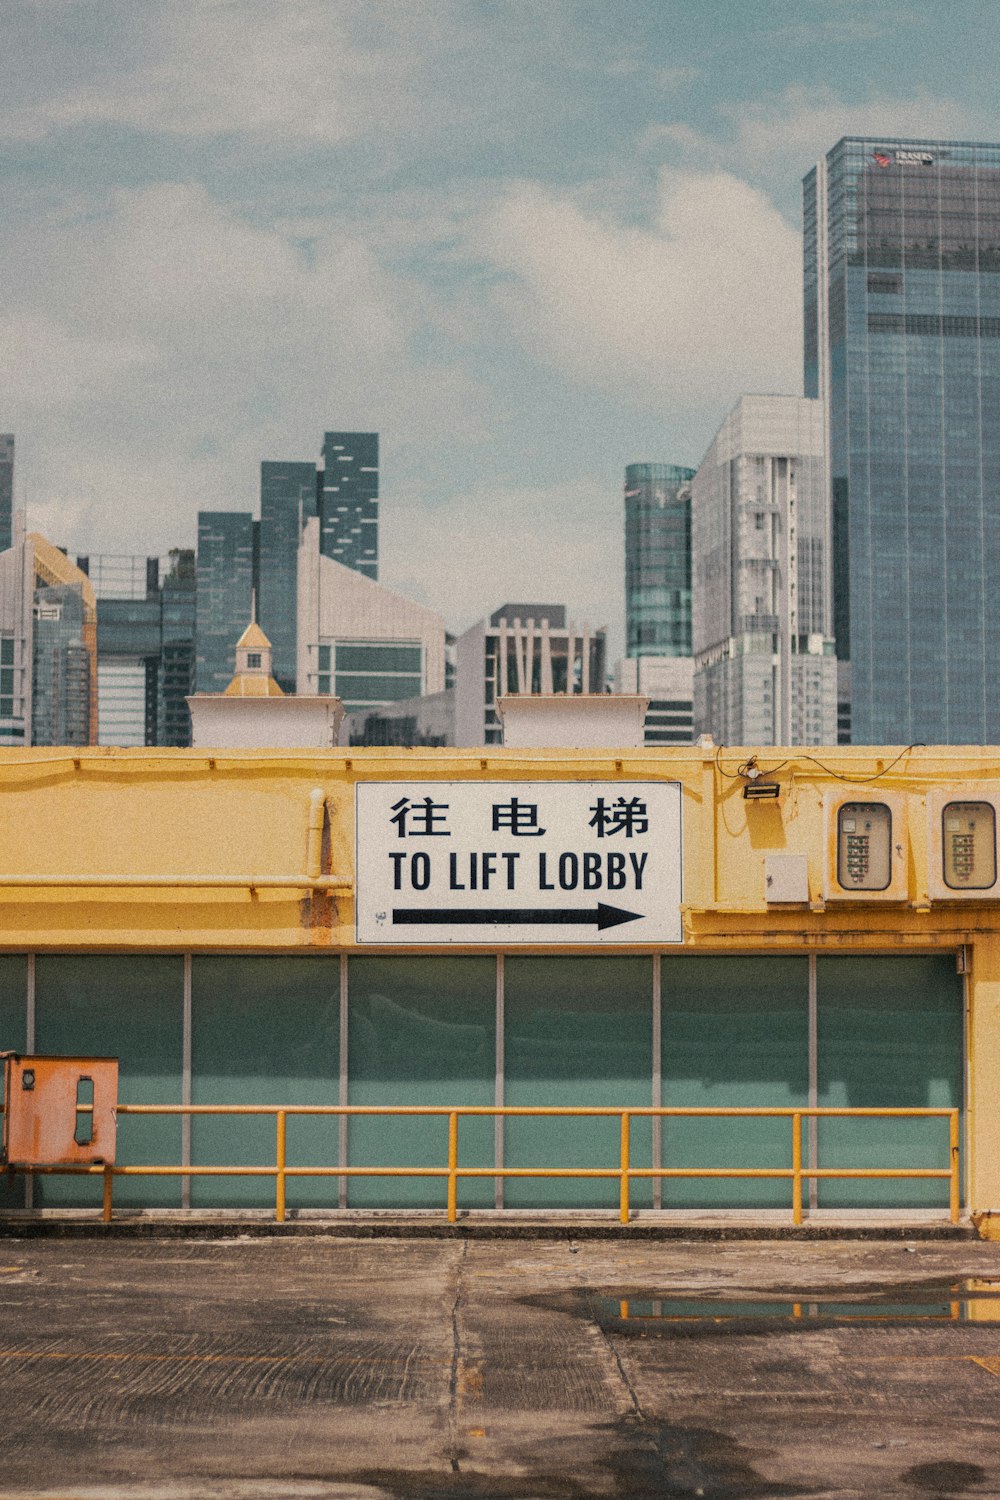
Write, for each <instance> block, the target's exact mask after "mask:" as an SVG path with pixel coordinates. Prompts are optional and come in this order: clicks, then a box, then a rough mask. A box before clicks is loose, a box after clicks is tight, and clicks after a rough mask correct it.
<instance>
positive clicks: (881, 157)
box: [872, 151, 934, 167]
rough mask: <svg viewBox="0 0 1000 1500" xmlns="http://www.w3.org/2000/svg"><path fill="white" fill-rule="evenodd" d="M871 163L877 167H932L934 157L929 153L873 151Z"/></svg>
mask: <svg viewBox="0 0 1000 1500" xmlns="http://www.w3.org/2000/svg"><path fill="white" fill-rule="evenodd" d="M872 161H873V162H874V163H875V165H876V166H877V167H891V166H892V164H893V162H895V163H896V165H897V166H899V167H932V166H933V165H934V157H933V155H932V154H931V152H930V151H893V152H889V151H873V152H872Z"/></svg>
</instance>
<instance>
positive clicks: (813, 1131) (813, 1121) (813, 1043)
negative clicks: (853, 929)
mask: <svg viewBox="0 0 1000 1500" xmlns="http://www.w3.org/2000/svg"><path fill="white" fill-rule="evenodd" d="M816 969H817V965H816V955H815V953H810V955H809V1096H808V1097H809V1108H810V1109H816V1108H818V1106H819V1000H818V995H819V988H818V981H817V977H816ZM806 1129H807V1130H808V1132H809V1165H810V1166H811V1167H818V1166H819V1120H818V1118H817V1117H816V1115H810V1116H809V1123H808V1125H807V1126H806ZM818 1207H819V1182H818V1180H817V1179H816V1178H815V1177H810V1179H809V1212H810V1213H812V1211H813V1209H815V1208H818Z"/></svg>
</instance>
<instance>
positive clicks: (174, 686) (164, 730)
mask: <svg viewBox="0 0 1000 1500" xmlns="http://www.w3.org/2000/svg"><path fill="white" fill-rule="evenodd" d="M194 632H195V562H194V553H193V552H192V551H190V550H189V549H188V548H186V547H184V548H179V547H178V548H174V550H173V551H172V552H171V553H170V556H169V559H168V566H167V568H166V571H165V572H164V575H163V581H162V583H161V584H160V697H159V704H158V722H157V729H156V737H157V744H160V745H174V746H184V745H190V743H191V714H190V711H189V709H188V706H187V698H188V695H189V694H190V693H193V692H194V668H195V660H194Z"/></svg>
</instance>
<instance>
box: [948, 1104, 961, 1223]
mask: <svg viewBox="0 0 1000 1500" xmlns="http://www.w3.org/2000/svg"><path fill="white" fill-rule="evenodd" d="M958 1145H959V1141H958V1110H957V1109H953V1110H952V1112H951V1114H950V1115H949V1117H948V1160H949V1166H950V1168H951V1182H950V1184H949V1186H950V1188H951V1192H950V1194H949V1204H948V1207H949V1217H950V1219H951V1222H952V1223H953V1224H957V1223H958V1214H959V1209H960V1207H961V1203H960V1183H959V1149H958Z"/></svg>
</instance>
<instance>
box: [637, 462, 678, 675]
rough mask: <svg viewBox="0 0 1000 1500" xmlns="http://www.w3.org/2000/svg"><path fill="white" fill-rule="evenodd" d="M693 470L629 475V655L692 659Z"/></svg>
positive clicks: (643, 467) (662, 467)
mask: <svg viewBox="0 0 1000 1500" xmlns="http://www.w3.org/2000/svg"><path fill="white" fill-rule="evenodd" d="M693 478H694V470H693V469H682V468H680V467H679V466H678V465H676V464H629V465H628V466H627V468H626V470H625V642H626V644H625V654H626V655H627V656H690V655H691V498H690V495H689V493H688V492H687V486H688V484H689V483H690V481H691V480H692V479H693Z"/></svg>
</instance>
